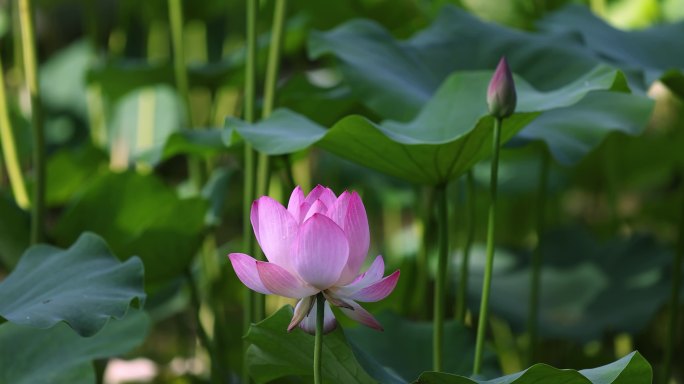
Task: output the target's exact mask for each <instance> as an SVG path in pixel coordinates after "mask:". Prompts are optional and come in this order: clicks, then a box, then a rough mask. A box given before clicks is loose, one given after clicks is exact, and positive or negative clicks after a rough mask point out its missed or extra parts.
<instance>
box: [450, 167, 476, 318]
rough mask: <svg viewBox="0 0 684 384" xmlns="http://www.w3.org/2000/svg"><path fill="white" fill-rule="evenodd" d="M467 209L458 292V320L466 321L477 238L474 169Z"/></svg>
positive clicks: (468, 179)
mask: <svg viewBox="0 0 684 384" xmlns="http://www.w3.org/2000/svg"><path fill="white" fill-rule="evenodd" d="M466 187H467V188H466V210H467V211H468V234H467V235H466V241H465V244H463V260H461V270H460V273H459V278H458V291H457V292H456V316H455V317H456V320H457V321H460V322H461V323H465V317H466V311H467V309H468V303H467V300H468V273H469V272H470V249H471V248H472V245H473V241H474V240H475V219H476V213H477V210H476V209H475V177H474V176H473V171H472V169H471V170H469V171H468V173H467V174H466Z"/></svg>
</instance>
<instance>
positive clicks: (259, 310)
mask: <svg viewBox="0 0 684 384" xmlns="http://www.w3.org/2000/svg"><path fill="white" fill-rule="evenodd" d="M286 9H287V1H286V0H276V2H275V10H274V11H273V25H272V28H271V45H270V47H269V51H268V62H267V63H266V81H265V84H264V106H263V109H262V111H261V118H262V119H266V118H267V117H269V116H270V115H271V112H272V111H273V104H274V103H275V91H276V83H277V81H278V69H279V68H280V51H281V45H282V41H283V27H284V25H285V14H286ZM270 163H271V161H270V159H269V157H268V155H267V154H265V153H259V159H258V161H257V164H258V165H257V177H256V196H264V195H268V188H269V180H270V178H271V165H270ZM257 256H258V258H259V259H262V260H263V258H264V256H263V253H262V252H261V251H259V252H258V254H257ZM255 300H256V302H255V303H254V317H255V319H256V320H261V319H262V318H263V317H264V315H265V308H264V307H265V302H264V296H263V295H256V297H255Z"/></svg>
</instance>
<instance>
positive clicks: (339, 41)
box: [309, 7, 652, 164]
mask: <svg viewBox="0 0 684 384" xmlns="http://www.w3.org/2000/svg"><path fill="white" fill-rule="evenodd" d="M309 49H310V54H311V55H312V56H314V57H319V56H321V55H323V54H332V55H334V56H335V57H336V58H337V59H338V61H339V62H340V67H341V69H342V72H343V73H344V75H345V80H346V82H347V84H348V85H349V86H350V87H351V89H352V90H353V93H354V94H355V95H356V96H357V98H358V99H359V101H361V102H362V103H364V104H366V105H367V106H368V107H370V108H371V109H373V110H374V111H376V112H377V113H379V114H380V115H381V116H383V117H385V118H390V119H396V120H400V121H406V120H409V119H411V118H413V117H414V116H415V115H416V114H419V113H422V111H421V108H422V106H423V105H424V104H425V103H427V102H428V100H429V99H430V97H431V96H432V94H433V93H434V92H435V90H436V89H437V87H438V86H439V84H441V82H442V81H443V80H444V79H445V78H446V77H447V76H448V75H449V74H450V73H452V72H453V71H455V70H463V69H468V70H472V69H488V68H493V67H494V66H495V65H496V63H497V61H498V60H499V58H500V57H501V56H502V55H505V56H506V57H507V58H508V61H509V63H510V65H511V68H512V70H513V72H515V73H517V74H519V75H521V76H522V77H523V78H524V79H525V80H527V81H529V82H530V83H531V84H532V85H533V86H534V87H536V88H537V89H541V90H547V91H548V90H552V89H558V88H559V87H561V86H564V85H567V84H569V83H570V82H572V81H576V79H578V78H580V77H583V76H590V75H589V74H590V73H591V69H592V68H593V67H594V66H596V65H598V64H599V63H601V59H600V58H599V57H597V55H596V54H595V53H594V52H591V51H589V50H587V49H586V48H585V47H584V46H582V44H581V42H580V41H579V40H578V39H577V38H576V35H573V34H571V33H564V34H561V33H553V34H551V33H550V34H540V33H533V32H522V31H518V30H514V29H509V28H506V27H502V26H498V25H495V24H491V23H487V22H483V21H481V20H479V19H477V18H475V17H473V16H472V15H469V14H468V13H466V12H464V11H462V10H458V9H456V8H452V7H445V8H444V9H443V10H442V12H441V13H440V15H439V17H438V18H437V20H435V22H434V23H433V24H432V25H431V26H429V27H428V28H426V29H425V30H423V31H422V32H420V33H417V34H416V35H415V36H413V37H412V38H411V39H409V40H406V41H398V40H396V39H394V38H393V37H392V36H391V35H390V34H389V33H388V32H387V31H386V30H384V29H383V28H382V27H380V26H378V25H377V24H374V23H372V22H370V21H365V20H355V21H352V22H349V23H346V24H344V25H342V26H340V27H338V28H336V29H334V30H331V31H328V32H322V33H317V34H314V35H312V37H311V39H310V42H309ZM632 72H633V71H631V72H630V74H632ZM621 81H622V82H624V79H622V80H621ZM517 82H518V83H520V81H517ZM639 84H640V86H641V87H643V85H642V84H643V82H640V83H639ZM561 89H562V88H561ZM611 90H613V91H621V92H629V88H628V87H627V86H626V83H623V84H621V85H617V84H615V87H611ZM473 97H479V96H477V93H475V92H473ZM595 101H599V102H595ZM452 108H453V109H455V110H458V109H465V108H468V107H467V106H466V105H462V104H461V103H458V104H456V103H454V104H453V105H452ZM546 109H548V108H543V107H539V108H538V109H537V110H546ZM651 109H652V102H651V101H650V100H648V99H647V98H646V97H643V96H635V95H625V94H619V93H616V92H605V93H603V94H601V95H600V96H598V95H595V96H592V99H590V100H587V101H584V102H578V103H576V104H573V105H572V106H567V108H565V109H562V110H556V111H547V112H546V113H545V114H544V115H543V116H542V117H541V118H539V119H537V120H535V121H533V122H531V123H530V124H529V125H528V126H527V127H526V128H525V129H523V130H522V131H521V132H520V138H521V139H525V140H543V141H545V142H546V144H547V145H548V146H549V148H550V150H551V152H552V155H553V156H554V158H555V159H556V160H557V161H559V162H561V163H563V164H573V163H576V162H577V161H579V159H580V158H581V157H583V156H584V155H586V153H587V152H588V151H590V150H592V149H593V148H595V147H596V146H597V145H598V144H599V143H600V142H601V141H602V140H603V138H604V137H605V136H606V135H607V134H609V133H610V132H613V131H621V132H625V133H629V134H632V135H636V134H639V133H641V132H642V130H643V129H644V128H645V125H646V122H647V121H648V118H649V117H650V114H651ZM519 110H520V109H519ZM576 117H577V119H576Z"/></svg>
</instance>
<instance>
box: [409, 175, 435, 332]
mask: <svg viewBox="0 0 684 384" xmlns="http://www.w3.org/2000/svg"><path fill="white" fill-rule="evenodd" d="M420 194H421V196H423V199H422V201H421V203H420V206H419V208H418V210H419V211H420V212H421V213H420V215H421V220H422V225H421V228H420V248H419V249H418V255H417V258H416V289H415V290H414V305H413V308H414V309H415V311H416V313H417V314H418V316H420V317H419V319H421V320H422V319H426V318H427V316H428V311H427V308H426V293H427V291H428V288H429V287H428V283H429V276H428V275H429V273H428V272H429V266H428V264H429V262H428V254H429V246H428V238H427V237H428V233H430V230H431V224H432V214H433V213H434V212H433V211H434V207H435V189H434V188H427V187H423V188H421V190H420Z"/></svg>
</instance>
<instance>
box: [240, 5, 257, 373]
mask: <svg viewBox="0 0 684 384" xmlns="http://www.w3.org/2000/svg"><path fill="white" fill-rule="evenodd" d="M256 19H257V0H247V58H246V62H245V101H244V119H245V121H247V122H248V123H252V122H254V113H255V112H254V104H255V102H256V100H255V99H256V93H255V88H256V87H255V82H256ZM244 151H245V154H244V162H245V165H244V172H245V173H244V188H243V201H242V208H243V210H242V239H243V245H244V248H245V253H246V254H248V255H253V254H254V237H253V236H252V230H251V223H250V209H251V206H252V201H253V200H254V185H255V180H254V178H255V177H254V176H255V175H254V150H253V149H252V146H251V145H250V144H249V143H247V142H245V145H244ZM244 295H245V297H244V306H245V308H244V311H243V329H242V330H243V332H247V329H249V326H250V324H252V319H253V318H254V307H253V303H254V298H255V296H256V293H255V292H253V291H252V290H250V289H249V288H247V287H245V288H244ZM244 345H245V348H246V347H247V342H245V343H244ZM242 382H243V383H249V382H250V380H249V376H248V371H247V359H244V364H243V369H242Z"/></svg>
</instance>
